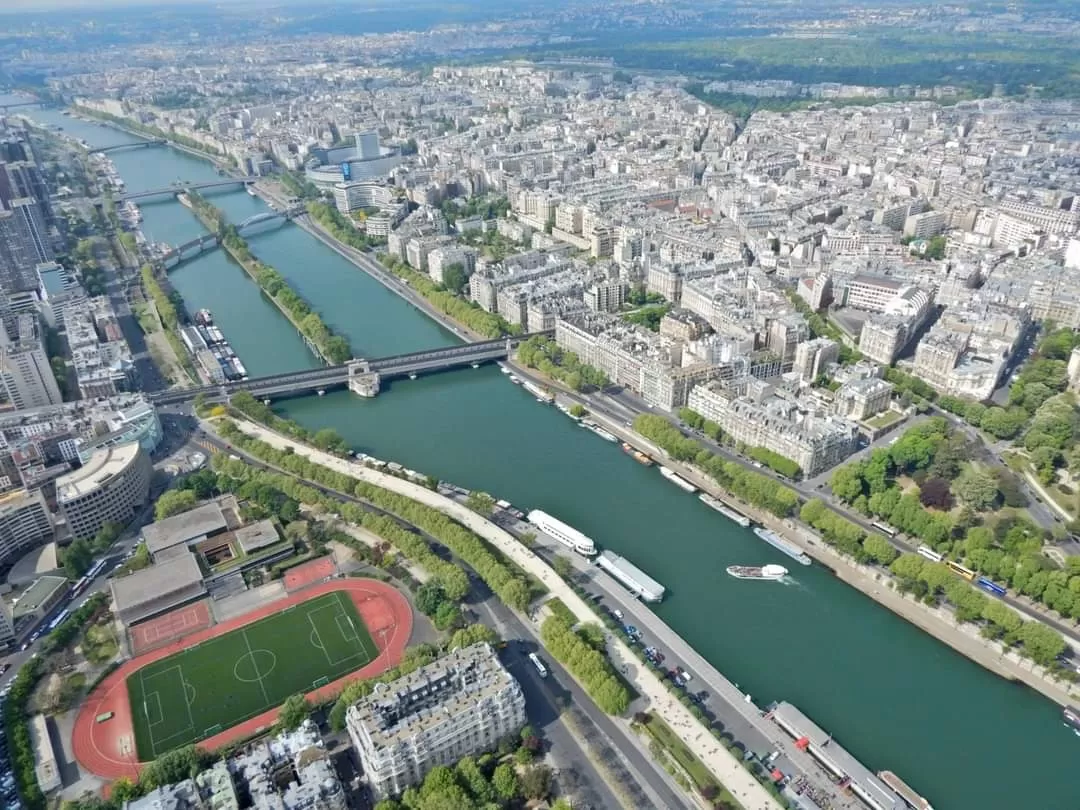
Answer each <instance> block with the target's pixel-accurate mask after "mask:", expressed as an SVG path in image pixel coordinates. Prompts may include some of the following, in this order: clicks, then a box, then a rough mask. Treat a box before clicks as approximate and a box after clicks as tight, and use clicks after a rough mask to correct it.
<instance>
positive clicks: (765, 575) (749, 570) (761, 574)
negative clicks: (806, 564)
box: [727, 565, 788, 580]
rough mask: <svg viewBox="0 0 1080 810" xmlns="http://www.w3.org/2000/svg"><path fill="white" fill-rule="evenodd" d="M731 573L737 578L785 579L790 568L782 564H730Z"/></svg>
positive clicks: (728, 569) (729, 571)
mask: <svg viewBox="0 0 1080 810" xmlns="http://www.w3.org/2000/svg"><path fill="white" fill-rule="evenodd" d="M727 572H728V574H729V575H731V576H733V577H735V579H767V580H774V579H783V578H784V577H786V576H787V573H788V570H787V569H786V568H784V566H782V565H729V566H728V567H727Z"/></svg>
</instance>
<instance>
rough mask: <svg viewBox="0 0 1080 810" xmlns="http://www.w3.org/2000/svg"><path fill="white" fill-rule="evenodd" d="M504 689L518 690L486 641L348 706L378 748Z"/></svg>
mask: <svg viewBox="0 0 1080 810" xmlns="http://www.w3.org/2000/svg"><path fill="white" fill-rule="evenodd" d="M507 688H514V689H518V688H520V687H519V686H518V685H517V682H516V681H515V680H514V678H513V676H512V675H511V674H510V673H509V672H507V671H506V669H505V668H504V667H503V665H502V664H501V663H500V661H499V659H498V657H497V656H496V655H495V653H494V651H493V650H492V649H491V645H489V644H486V643H480V644H473V645H470V646H468V647H461V648H458V649H456V650H454V651H453V652H451V653H450V654H449V655H447V656H444V657H443V658H440V659H439V660H438V661H434V662H432V663H430V664H427V665H426V666H423V667H420V669H418V670H415V671H414V672H411V673H409V674H408V675H405V676H402V677H401V678H398V679H397V680H396V681H391V682H390V683H385V684H377V685H376V686H375V690H374V691H373V692H372V693H371V694H370V695H368V696H367V697H365V698H362V699H361V700H359V701H358V702H357V703H355V704H354V705H353V706H352V707H350V710H349V712H350V719H351V720H352V721H353V722H354V723H358V724H360V725H362V726H363V727H364V728H366V729H367V731H368V733H369V734H370V735H371V740H372V743H373V745H374V746H375V747H376V748H384V747H389V746H393V745H397V744H398V743H400V742H403V741H405V740H408V739H409V738H411V737H414V736H416V735H419V734H423V733H424V732H426V731H428V730H430V729H432V728H435V727H437V726H439V725H440V724H442V723H444V722H445V721H446V719H447V717H451V716H453V715H455V714H457V713H459V712H463V711H467V710H469V709H472V708H475V707H476V705H477V704H478V703H480V702H481V701H483V700H485V699H486V698H489V697H492V696H494V695H497V694H499V693H500V692H502V691H503V690H504V689H507Z"/></svg>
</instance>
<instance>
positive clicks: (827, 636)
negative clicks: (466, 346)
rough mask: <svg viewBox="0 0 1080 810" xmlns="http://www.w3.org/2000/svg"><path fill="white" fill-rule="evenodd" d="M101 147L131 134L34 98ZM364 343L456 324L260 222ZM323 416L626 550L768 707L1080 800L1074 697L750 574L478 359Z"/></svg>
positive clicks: (751, 558) (234, 214)
mask: <svg viewBox="0 0 1080 810" xmlns="http://www.w3.org/2000/svg"><path fill="white" fill-rule="evenodd" d="M34 116H35V117H36V118H37V119H38V120H42V121H44V122H47V123H50V124H55V125H59V126H62V127H63V128H64V129H65V131H67V132H69V133H71V134H74V135H76V136H77V137H80V138H84V139H85V140H86V141H88V142H89V143H91V144H105V143H118V142H123V141H125V140H131V138H130V137H129V136H127V135H125V134H123V133H120V132H117V131H115V130H113V129H109V128H106V127H103V126H97V125H93V124H88V123H85V122H80V121H77V120H75V119H71V118H67V117H63V116H61V115H60V113H59V112H58V111H40V112H35V113H34ZM113 160H114V162H115V164H116V166H117V168H118V169H119V171H120V174H121V176H122V177H123V178H124V180H125V181H126V183H127V185H128V188H130V189H133V190H137V189H143V188H152V187H157V186H163V185H168V184H169V183H170V182H172V181H174V180H176V179H178V178H182V179H184V180H201V179H212V178H213V177H215V176H216V173H215V171H214V169H213V168H212V167H211V166H210V165H209V164H208V163H206V162H203V161H201V160H199V159H197V158H194V157H191V156H188V155H185V154H183V153H180V152H176V151H173V150H169V149H150V150H135V151H130V152H119V153H116V154H114V155H113ZM213 199H214V201H215V202H216V203H217V204H218V205H220V206H221V207H222V208H223V209H224V210H225V211H226V212H227V213H228V215H229V216H230V218H231V219H232V220H233V221H237V222H238V221H240V220H241V219H243V218H244V217H246V216H249V215H251V214H252V213H257V212H259V211H263V210H265V206H264V205H263V203H262V202H260V201H259V200H257V199H253V198H252V197H250V196H248V195H247V194H245V193H243V192H230V193H225V194H220V195H215V196H214V198H213ZM142 210H143V215H144V223H143V228H144V231H145V232H146V234H147V236H148V237H149V238H151V239H153V240H157V241H166V242H170V243H172V244H177V243H180V242H182V241H184V240H186V239H189V238H191V237H193V236H195V235H197V234H198V233H200V232H201V230H202V229H201V227H200V225H199V223H198V222H197V221H196V220H195V218H194V216H193V215H192V214H191V213H190V212H189V211H187V210H186V209H185V208H183V207H182V206H180V205H179V204H178V203H175V202H165V203H151V204H146V205H144V206H143V207H142ZM249 241H250V243H251V247H252V249H253V251H254V252H255V253H256V254H257V255H258V256H259V257H260V258H261V259H263V260H264V261H266V262H268V263H270V264H272V265H274V266H275V267H276V268H277V269H278V270H280V271H281V272H282V273H283V274H284V275H285V276H286V277H287V278H288V279H289V280H290V282H291V283H293V284H294V285H295V286H296V288H297V289H298V290H299V292H300V293H301V294H302V295H304V297H305V298H307V299H308V300H309V301H310V302H311V304H312V305H313V307H314V308H315V309H316V310H317V311H318V312H320V313H321V314H322V316H323V318H324V319H325V320H326V321H327V322H328V323H329V324H330V325H331V326H332V327H333V328H334V329H335V330H336V331H339V332H341V333H342V334H344V335H346V336H347V337H348V338H349V340H350V341H351V342H352V346H353V349H354V353H355V354H356V356H365V357H379V356H384V355H391V354H398V353H402V352H408V351H414V350H419V349H424V348H430V347H435V346H439V345H446V344H451V343H453V342H455V340H456V339H455V338H454V337H453V336H452V335H451V334H450V333H449V332H448V331H446V330H445V329H444V328H442V327H441V326H439V325H438V324H436V323H434V322H432V321H431V320H430V319H428V318H427V317H425V316H424V315H423V314H422V313H420V312H419V311H418V310H416V309H415V308H414V307H412V306H411V305H410V304H408V303H406V302H404V301H403V300H402V299H400V298H398V297H397V296H396V295H394V294H392V293H391V292H389V291H387V290H385V289H384V288H383V287H382V286H381V285H380V284H378V283H377V282H376V281H374V280H373V279H371V278H369V277H368V276H367V275H366V274H364V273H363V272H362V271H360V270H359V269H357V268H355V267H353V266H352V265H351V264H349V263H348V262H346V261H345V260H344V259H342V258H340V257H339V256H338V255H337V254H335V253H334V252H332V251H331V250H329V249H328V248H326V247H325V246H323V245H322V244H320V243H319V242H318V241H317V240H315V239H314V238H312V237H310V236H309V235H308V234H306V233H305V232H303V231H302V230H301V229H300V228H298V227H295V226H293V225H286V226H283V227H280V228H278V229H276V230H272V231H268V232H266V233H262V234H257V235H254V236H252V237H251V238H250V240H249ZM173 283H174V284H175V286H176V288H177V289H178V290H179V291H180V293H181V294H182V295H183V297H184V299H185V301H186V302H187V306H188V308H189V309H190V310H192V311H194V310H195V309H199V308H202V307H206V308H208V309H210V310H212V311H213V313H214V317H215V319H216V321H217V323H218V324H219V325H220V327H221V328H222V330H223V332H224V333H225V336H226V337H227V338H228V339H229V341H230V342H231V343H232V345H233V346H234V348H235V349H236V351H237V353H238V354H239V356H240V358H241V359H242V360H243V362H244V363H245V365H246V366H247V368H248V371H249V373H250V374H251V375H253V376H257V375H262V374H268V373H273V372H281V371H288V370H294V369H300V368H306V367H311V366H314V365H317V362H318V361H316V359H315V358H314V357H313V356H312V355H311V354H310V353H309V352H308V350H307V349H306V348H305V347H304V345H303V343H302V342H301V340H300V339H299V337H298V336H297V335H296V333H295V331H294V330H293V329H292V327H291V326H290V325H289V323H288V322H287V321H286V320H285V319H284V318H283V317H282V316H281V315H280V314H279V313H278V312H277V310H276V309H274V307H273V306H272V305H271V304H270V303H269V302H268V301H267V300H266V299H265V298H264V297H263V296H262V295H261V293H260V292H259V290H258V288H257V287H256V286H255V285H254V283H252V282H251V281H249V280H248V279H247V277H246V276H245V275H244V273H243V271H242V270H241V269H240V268H239V267H238V266H237V265H236V264H235V263H233V262H231V261H230V260H229V259H228V258H227V257H226V256H225V255H224V253H223V252H221V251H216V252H214V253H212V254H209V255H207V256H203V257H200V258H198V259H195V260H192V261H190V262H188V263H186V264H184V265H182V266H180V267H179V268H178V269H177V270H176V271H175V272H174V273H173ZM281 411H282V413H283V414H285V415H287V416H289V417H292V418H294V419H296V420H298V421H299V422H301V423H303V424H304V425H306V426H308V427H309V428H312V429H316V428H320V427H333V428H335V429H336V430H338V431H339V432H340V433H341V434H342V435H343V436H344V437H345V438H346V439H347V440H348V441H349V442H350V443H351V444H352V445H353V446H354V447H355V448H357V449H359V450H363V451H366V452H370V453H372V454H374V455H377V456H379V457H381V458H385V459H391V460H395V461H399V462H401V463H402V464H405V465H407V466H409V467H412V468H413V469H417V470H421V471H423V472H425V473H430V474H432V475H435V476H437V477H439V478H441V479H445V480H449V481H453V482H455V483H457V484H460V485H462V486H465V487H469V488H474V489H483V490H486V491H488V492H491V493H492V494H493V495H495V497H499V498H506V499H508V500H510V501H512V502H513V503H514V504H515V505H517V506H518V507H520V508H522V509H528V508H534V507H538V508H543V509H545V510H547V511H549V512H551V513H553V514H555V515H557V516H558V517H560V518H562V519H564V520H566V521H567V522H569V523H570V524H572V525H574V526H576V527H577V528H579V529H580V530H582V531H583V532H585V533H587V534H588V535H590V536H591V537H593V538H594V539H595V540H596V541H597V542H599V543H600V544H601V545H602V546H604V547H607V548H611V549H613V550H615V551H617V552H618V553H620V554H623V555H625V556H627V557H628V558H630V559H631V560H632V561H633V562H635V563H636V564H638V565H639V566H641V567H642V568H643V569H644V570H646V571H647V572H648V573H649V574H650V575H652V576H653V577H655V578H656V579H658V580H659V581H660V582H662V583H663V584H664V585H665V586H666V587H667V588H668V593H669V596H668V597H667V598H666V599H665V600H664V602H663V604H661V605H660V606H659V607H658V609H657V612H658V613H659V614H660V615H661V616H662V617H663V618H664V620H665V621H667V622H668V623H669V624H670V625H671V626H672V627H673V628H674V629H675V630H676V631H677V632H678V633H680V634H681V635H682V636H683V637H684V638H685V639H686V640H687V641H689V642H690V643H691V644H693V645H694V646H695V647H696V648H697V649H698V650H699V651H700V652H701V653H702V654H703V655H704V656H705V657H706V658H708V659H709V660H710V661H711V662H712V663H713V664H715V665H716V666H717V668H718V669H720V670H721V671H723V672H724V673H725V674H726V675H727V676H728V677H729V678H731V679H732V680H734V681H735V682H737V683H739V684H740V685H741V686H742V687H743V689H745V690H747V691H749V692H750V693H751V694H753V696H754V698H755V701H756V702H757V703H758V704H759V705H765V704H766V703H768V702H769V701H772V700H788V701H791V702H793V703H795V704H796V705H797V706H799V708H801V709H802V710H803V711H804V712H806V713H807V714H808V715H809V716H810V717H812V718H813V719H814V720H815V721H817V723H818V724H819V725H821V726H822V727H823V728H825V729H827V730H829V731H831V732H832V733H833V734H834V736H835V738H836V739H837V740H838V741H839V742H840V743H841V744H843V745H844V746H845V747H847V748H848V749H849V750H850V751H851V752H852V753H853V754H855V755H856V756H858V757H859V758H860V759H861V760H862V761H863V763H864V764H866V765H867V766H868V767H870V768H871V769H872V770H875V771H877V770H881V769H886V768H887V769H890V770H893V771H895V772H896V773H898V774H900V775H901V776H902V777H903V778H904V779H905V780H907V781H908V782H909V783H910V784H911V785H912V786H913V787H915V788H916V789H917V790H919V791H920V792H921V793H922V794H923V795H925V796H926V797H927V798H928V799H929V800H930V801H931V802H933V804H934V806H935V808H937V810H951V809H952V808H957V809H959V808H995V809H996V808H1001V809H1002V810H1005V809H1006V808H1018V809H1019V808H1023V809H1024V810H1029V809H1030V810H1076V808H1080V779H1078V776H1077V775H1076V774H1074V773H1073V770H1072V769H1073V768H1074V767H1076V765H1077V764H1078V763H1080V739H1078V738H1077V737H1075V736H1074V735H1073V734H1072V732H1070V731H1069V730H1067V729H1066V728H1064V727H1063V726H1062V724H1061V722H1060V710H1059V709H1058V708H1057V707H1056V706H1055V705H1054V704H1053V703H1051V702H1049V701H1047V700H1045V699H1043V698H1042V697H1041V696H1039V695H1037V694H1036V693H1034V692H1032V691H1031V690H1029V689H1027V688H1026V687H1023V686H1018V685H1015V684H1011V683H1008V682H1006V681H1004V680H1002V679H1000V678H998V677H996V676H994V675H992V674H990V673H988V672H986V671H985V670H983V669H982V668H981V667H979V666H977V665H975V664H973V663H971V662H970V661H968V660H967V659H965V658H964V657H962V656H960V655H958V654H956V653H954V652H953V651H952V650H951V649H949V648H948V647H947V646H945V645H944V644H941V643H939V642H938V641H936V640H934V639H933V638H931V637H930V636H928V635H926V634H925V633H922V632H921V631H919V630H918V629H916V628H914V627H912V626H911V625H909V624H908V623H907V622H905V621H903V620H901V619H899V618H897V617H896V616H894V615H893V614H891V613H890V612H888V611H887V610H885V609H883V608H881V607H879V606H878V605H877V604H875V603H874V602H873V601H871V600H870V599H869V598H867V597H865V596H863V595H862V594H860V593H858V592H857V591H855V590H853V589H851V588H849V587H848V586H846V585H844V584H842V583H841V582H839V581H838V580H836V579H835V578H834V577H833V576H832V575H831V574H829V573H828V572H827V571H826V570H825V569H823V568H821V567H819V566H817V565H815V566H813V567H811V568H802V567H800V566H791V567H792V568H794V569H797V570H795V571H794V577H793V580H794V584H791V585H789V586H787V587H783V586H774V585H771V584H764V583H752V582H740V581H736V580H733V579H731V578H730V577H728V576H726V575H725V573H724V568H725V567H726V566H728V565H731V564H749V565H753V564H763V563H767V562H776V563H786V562H787V560H786V558H784V557H783V556H781V555H780V554H779V553H778V552H775V551H774V550H773V549H771V548H769V547H768V546H766V545H765V544H763V543H762V542H760V541H759V540H757V539H756V538H755V537H754V536H753V535H752V534H751V533H750V532H749V531H748V530H744V529H741V528H740V527H738V526H736V525H735V524H733V523H731V522H730V521H728V520H726V519H725V518H723V517H722V516H720V515H718V514H717V513H715V512H713V511H712V510H710V509H708V508H707V507H705V506H703V505H702V504H700V503H699V502H698V501H697V499H696V498H695V497H694V496H692V495H688V494H686V493H684V492H682V491H681V490H679V489H677V488H676V487H674V486H673V485H671V484H669V483H667V482H666V481H664V479H663V478H661V477H660V475H659V473H658V472H657V471H656V470H655V469H647V468H644V467H642V466H640V465H638V464H636V463H634V462H633V461H632V460H631V459H629V458H628V457H626V456H625V455H624V454H623V453H622V452H621V451H620V449H619V448H618V447H617V446H616V445H613V444H609V443H607V442H604V441H602V440H601V439H599V438H598V437H596V436H594V435H592V434H591V433H588V432H586V431H583V430H581V429H579V428H577V427H576V426H575V424H574V423H573V422H571V421H570V420H569V419H567V418H566V417H565V416H563V415H562V414H560V413H559V412H558V411H557V410H555V409H554V408H551V407H546V406H543V405H540V404H539V403H537V402H536V401H535V400H534V399H533V397H531V396H529V395H528V394H527V393H525V392H524V391H522V390H521V389H520V388H518V387H516V386H513V385H511V384H510V383H509V382H508V381H507V380H506V378H505V376H504V375H502V374H500V373H499V371H498V369H497V368H494V367H484V368H480V369H475V370H472V369H469V370H463V371H458V372H452V373H446V374H441V375H435V376H432V377H427V378H421V379H419V380H415V381H408V380H407V381H401V382H395V383H394V384H393V385H392V386H390V387H389V388H388V389H387V390H385V391H384V393H382V394H381V395H380V396H379V397H378V398H377V399H374V400H362V399H359V398H357V397H355V396H353V395H351V394H349V393H347V392H340V393H331V394H328V395H327V396H325V397H309V398H305V399H296V400H291V401H288V402H285V403H282V404H281Z"/></svg>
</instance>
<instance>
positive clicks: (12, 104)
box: [0, 101, 45, 112]
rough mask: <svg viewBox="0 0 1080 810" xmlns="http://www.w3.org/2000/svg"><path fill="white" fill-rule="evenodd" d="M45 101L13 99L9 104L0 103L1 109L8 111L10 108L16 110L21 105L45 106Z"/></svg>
mask: <svg viewBox="0 0 1080 810" xmlns="http://www.w3.org/2000/svg"><path fill="white" fill-rule="evenodd" d="M44 106H45V103H44V102H42V101H12V102H9V103H7V104H0V110H3V111H4V112H7V111H8V110H15V109H18V108H19V107H44Z"/></svg>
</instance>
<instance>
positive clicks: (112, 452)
mask: <svg viewBox="0 0 1080 810" xmlns="http://www.w3.org/2000/svg"><path fill="white" fill-rule="evenodd" d="M152 473H153V469H152V467H151V465H150V457H149V456H148V455H147V454H146V452H145V451H144V450H143V449H142V446H141V445H140V444H139V443H138V442H129V443H128V444H121V445H117V446H115V447H103V448H100V449H98V450H96V451H95V452H94V454H93V455H92V456H91V457H90V460H89V461H87V462H86V463H85V464H83V466H82V467H80V468H79V469H77V470H72V471H71V472H69V473H68V474H67V475H63V476H61V477H60V478H57V479H56V503H57V505H58V506H59V507H60V514H62V515H63V516H64V519H65V520H66V521H67V525H68V529H69V530H70V532H71V536H72V537H74V538H82V537H93V536H94V535H95V534H97V533H98V531H100V530H101V527H102V526H104V525H105V524H106V523H127V521H128V520H130V519H131V516H132V515H133V514H134V512H135V510H136V509H137V508H138V507H140V506H142V505H143V504H144V503H146V500H147V498H148V497H149V494H150V476H151V474H152Z"/></svg>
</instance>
